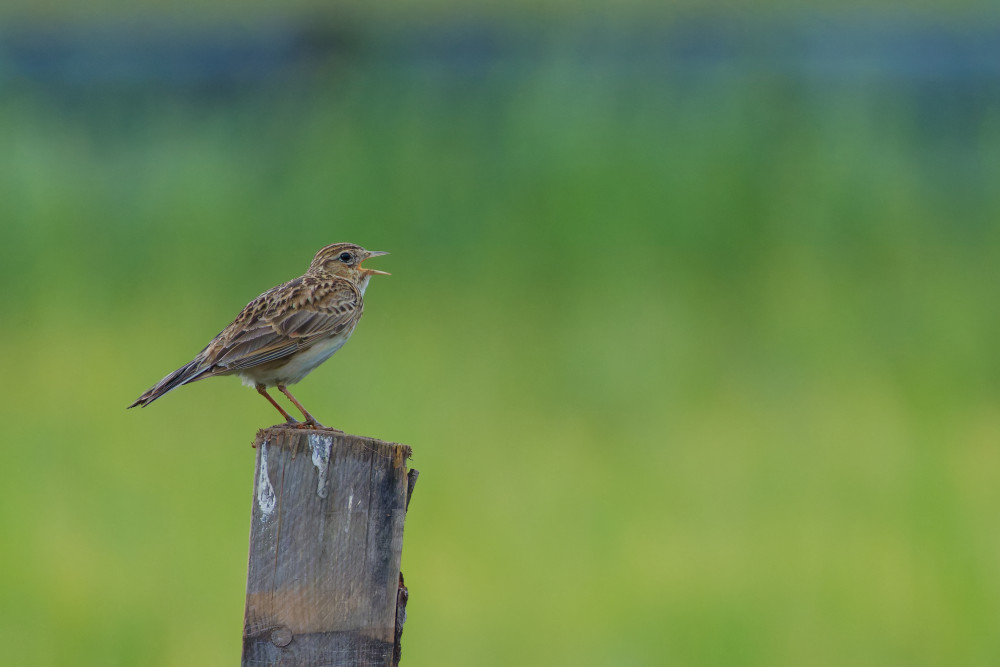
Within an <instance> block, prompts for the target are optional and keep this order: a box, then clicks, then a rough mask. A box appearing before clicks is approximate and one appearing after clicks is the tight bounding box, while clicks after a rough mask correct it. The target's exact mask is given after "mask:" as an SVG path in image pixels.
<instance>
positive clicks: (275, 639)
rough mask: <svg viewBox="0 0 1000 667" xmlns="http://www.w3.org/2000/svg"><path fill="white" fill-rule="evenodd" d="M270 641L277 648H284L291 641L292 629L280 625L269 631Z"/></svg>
mask: <svg viewBox="0 0 1000 667" xmlns="http://www.w3.org/2000/svg"><path fill="white" fill-rule="evenodd" d="M271 643H272V644H274V645H275V646H277V647H278V648H285V647H286V646H288V645H289V644H291V643H292V631H291V630H289V629H288V628H286V627H285V626H283V625H282V626H280V627H277V628H275V629H274V630H272V631H271Z"/></svg>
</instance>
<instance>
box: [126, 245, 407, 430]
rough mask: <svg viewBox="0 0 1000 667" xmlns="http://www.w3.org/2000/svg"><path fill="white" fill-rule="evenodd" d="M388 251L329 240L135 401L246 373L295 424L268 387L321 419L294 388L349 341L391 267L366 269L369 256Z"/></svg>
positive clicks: (246, 380) (309, 420) (308, 421)
mask: <svg viewBox="0 0 1000 667" xmlns="http://www.w3.org/2000/svg"><path fill="white" fill-rule="evenodd" d="M388 254H389V253H387V252H374V251H371V250H365V249H364V248H362V247H361V246H357V245H354V244H353V243H334V244H332V245H328V246H326V247H325V248H323V249H322V250H320V251H319V252H318V253H316V257H314V258H313V261H312V263H311V264H310V265H309V270H308V271H306V272H305V275H303V276H301V277H300V278H296V279H295V280H290V281H288V282H287V283H285V284H283V285H278V286H277V287H272V288H271V289H269V290H268V291H266V292H264V293H263V294H261V295H260V296H259V297H257V298H256V299H254V300H253V301H251V302H250V303H248V304H247V306H246V308H244V309H243V310H242V311H241V312H240V314H239V315H237V316H236V319H235V320H233V322H232V323H231V324H230V325H229V326H227V327H226V328H225V329H223V330H222V333H220V334H219V335H218V336H216V337H215V338H213V339H212V342H210V343H209V344H208V346H206V347H205V349H204V350H202V351H201V352H199V353H198V356H196V357H195V358H194V359H193V360H192V361H191V362H190V363H188V364H185V365H184V366H182V367H180V368H178V369H177V370H176V371H174V372H173V373H171V374H170V375H168V376H167V377H165V378H163V379H162V380H160V381H159V382H158V383H156V385H154V386H153V387H152V388H151V389H150V390H149V391H147V392H146V393H145V394H143V395H142V396H140V397H139V399H138V400H137V401H136V402H135V403H133V404H132V405H130V406H129V407H130V408H134V407H135V406H137V405H140V406H143V407H145V406H147V405H149V404H150V403H152V402H153V401H155V400H156V399H158V398H159V397H160V396H163V395H164V394H166V393H167V392H170V391H173V390H174V389H176V388H177V387H180V386H181V385H183V384H188V383H189V382H194V381H195V380H203V379H205V378H209V377H214V376H216V375H239V376H240V378H242V379H243V384H245V385H247V386H252V387H254V388H255V389H257V391H258V393H260V395H261V396H263V397H264V398H266V399H267V400H268V401H270V402H271V405H273V406H274V407H275V408H277V410H278V412H280V413H281V416H282V417H284V418H285V420H286V421H287V422H288V423H289V424H300V422H298V421H297V420H295V419H294V418H293V417H292V416H291V415H289V414H288V413H287V412H286V411H285V410H284V408H282V407H281V406H280V405H278V403H277V401H275V400H274V398H272V397H271V395H270V394H268V393H267V388H268V387H277V388H278V391H280V392H281V393H283V394H284V395H285V396H287V397H288V399H289V400H290V401H291V402H292V403H294V404H295V407H297V408H298V409H299V410H300V411H301V412H302V416H303V417H305V422H304V423H302V425H303V426H322V424H320V423H319V422H318V421H316V418H315V417H313V416H312V415H311V414H309V412H308V411H307V410H306V409H305V408H304V407H302V404H301V403H299V402H298V401H297V400H296V399H295V397H294V396H292V394H291V393H290V392H289V391H288V387H287V385H290V384H294V383H296V382H298V381H299V380H301V379H302V378H304V377H305V376H306V375H308V374H309V372H310V371H312V370H313V369H314V368H316V367H317V366H319V365H320V364H321V363H323V362H324V361H326V360H327V359H329V358H330V356H331V355H332V354H333V353H334V352H336V351H337V350H339V349H340V348H341V347H343V345H344V343H346V342H347V339H348V338H350V337H351V334H352V333H353V332H354V327H355V326H356V325H357V324H358V320H360V319H361V313H362V311H363V310H364V301H363V297H364V294H365V289H366V288H367V287H368V281H369V280H371V277H372V276H373V275H376V274H380V275H384V276H387V275H389V274H388V273H386V272H385V271H376V270H375V269H365V268H362V266H361V263H362V262H363V261H365V260H366V259H368V258H369V257H378V256H379V255H388Z"/></svg>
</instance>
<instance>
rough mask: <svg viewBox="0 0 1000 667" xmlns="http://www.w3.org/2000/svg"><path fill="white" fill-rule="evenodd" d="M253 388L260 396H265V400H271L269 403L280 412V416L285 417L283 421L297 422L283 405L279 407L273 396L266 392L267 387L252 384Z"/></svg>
mask: <svg viewBox="0 0 1000 667" xmlns="http://www.w3.org/2000/svg"><path fill="white" fill-rule="evenodd" d="M254 388H255V389H256V390H257V393H258V394H260V395H261V396H263V397H264V398H266V399H267V400H269V401H270V402H271V405H273V406H274V407H275V408H276V409H277V410H278V412H280V413H281V416H282V417H284V418H285V421H287V422H288V423H289V424H298V423H299V421H298V420H297V419H295V418H294V417H292V416H291V415H290V414H288V413H287V412H285V409H284V408H283V407H281V406H280V405H278V402H277V401H276V400H274V399H273V398H271V395H270V394H269V393H267V387H266V386H265V385H262V384H257V385H254ZM300 409H301V408H300Z"/></svg>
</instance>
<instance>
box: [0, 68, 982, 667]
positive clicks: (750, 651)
mask: <svg viewBox="0 0 1000 667" xmlns="http://www.w3.org/2000/svg"><path fill="white" fill-rule="evenodd" d="M547 53H548V52H547ZM553 53H554V54H555V55H544V56H539V55H538V54H535V55H536V56H537V57H536V58H534V59H532V58H528V59H525V60H522V61H518V62H516V63H514V64H510V63H505V62H500V63H498V64H497V65H496V66H490V67H480V68H478V69H472V70H469V69H463V68H462V67H457V68H456V69H455V70H454V71H451V70H442V69H440V68H437V67H424V68H421V67H410V66H401V67H394V66H393V65H392V63H391V62H385V61H383V60H380V59H377V58H375V59H371V60H361V61H359V62H357V63H353V64H352V63H348V64H347V65H341V64H336V65H333V66H331V67H330V69H329V71H328V72H326V74H324V75H323V77H321V78H320V79H316V78H309V79H308V80H303V79H296V78H289V79H288V80H281V79H279V80H271V81H268V82H266V83H264V84H261V85H260V86H258V87H256V88H255V89H254V90H251V91H246V90H241V91H237V92H233V91H229V92H227V93H224V94H219V95H213V94H212V93H211V91H208V92H205V91H203V92H202V93H198V94H192V93H190V91H187V92H183V93H178V92H176V91H170V90H167V91H163V90H153V91H149V90H145V89H143V88H141V87H138V88H129V89H128V90H127V91H125V92H122V91H121V90H116V91H111V92H109V91H108V90H106V89H99V90H97V91H96V92H95V91H94V90H92V89H90V88H88V87H87V86H81V87H78V88H72V90H70V91H69V92H67V91H65V90H61V91H56V92H53V91H51V90H48V89H45V88H44V87H41V88H40V87H37V86H32V85H30V84H29V85H22V84H23V83H24V82H20V83H19V84H18V85H16V86H9V87H8V89H7V90H8V92H9V93H10V94H9V95H6V96H4V98H3V99H2V101H0V127H2V128H3V139H2V144H3V150H2V151H0V284H2V285H3V291H2V293H0V306H2V309H0V342H2V345H0V369H2V375H3V380H4V381H3V383H2V384H0V405H2V406H3V408H2V410H3V417H4V432H5V438H4V447H3V465H2V466H0V531H2V533H3V535H4V536H5V538H4V540H3V547H2V548H0V562H2V567H0V591H2V595H0V641H2V643H3V645H4V647H5V649H4V651H5V661H7V662H8V664H11V665H15V664H16V665H85V664H87V665H184V666H190V665H221V664H233V663H234V662H235V661H236V660H237V659H238V655H239V649H240V631H241V620H242V613H243V587H244V582H245V562H246V549H247V534H248V524H247V522H248V517H249V505H250V489H251V483H252V480H251V477H252V471H253V452H252V450H251V449H250V447H249V443H250V442H251V440H252V438H253V434H254V431H255V430H256V429H257V428H259V427H261V426H265V425H268V424H271V423H273V422H274V421H275V420H276V417H277V415H276V413H274V411H273V410H272V409H271V408H270V407H269V406H268V405H266V403H265V402H264V401H263V400H261V399H260V398H259V397H258V396H256V395H255V394H254V393H253V392H252V391H248V390H247V389H244V388H241V387H240V386H239V383H238V382H237V381H236V380H229V379H218V380H212V381H209V382H204V383H197V384H195V385H192V386H190V387H186V388H183V389H182V390H180V391H178V392H176V393H173V394H171V395H170V396H168V397H167V398H165V399H163V400H162V401H159V402H157V403H156V404H155V405H154V406H152V407H150V408H149V409H146V410H135V411H130V412H126V411H125V410H124V407H125V406H126V405H128V404H129V403H130V402H131V401H132V400H133V399H134V398H135V397H136V396H138V395H139V394H140V393H141V392H142V391H143V390H144V389H146V388H147V387H148V386H150V385H151V384H153V383H154V382H155V381H156V380H158V379H159V378H160V377H161V376H162V375H164V374H166V373H167V372H168V371H170V370H172V369H174V368H175V367H177V366H179V365H181V364H182V363H184V362H186V361H187V360H188V359H189V358H190V357H191V356H193V355H194V354H195V353H196V352H197V351H198V350H199V349H201V347H202V346H203V345H204V344H205V343H206V342H207V341H208V340H209V339H210V338H211V336H213V335H214V334H215V333H216V332H217V331H218V330H219V329H221V328H222V327H223V326H224V325H225V324H227V323H228V322H229V320H230V319H231V318H232V317H233V316H234V315H235V314H236V312H238V310H239V309H240V308H241V307H242V306H243V304H244V303H245V302H246V301H247V300H249V299H250V298H252V297H254V296H256V295H257V294H258V293H259V292H261V291H263V290H265V289H267V288H269V287H271V286H272V285H274V284H276V283H278V282H280V281H283V280H286V279H288V278H291V277H293V276H295V275H298V274H299V273H301V272H302V271H303V270H304V269H305V267H306V266H307V264H308V262H309V260H310V258H311V256H312V254H313V253H314V252H315V251H316V250H317V249H318V248H319V247H321V246H322V245H324V244H326V243H330V242H333V241H339V240H350V241H355V242H358V243H361V244H363V245H365V246H367V247H369V248H375V249H384V250H389V251H391V252H392V253H393V254H392V255H391V256H390V257H386V258H382V259H380V260H378V266H379V268H383V269H386V270H389V271H391V272H392V273H393V276H392V277H391V278H384V279H379V280H378V281H377V282H376V283H375V284H374V285H373V286H372V287H371V288H370V290H369V292H368V297H367V308H366V315H365V319H364V321H363V322H362V323H361V325H360V326H359V328H358V330H357V331H356V334H355V337H354V338H353V339H352V341H351V342H350V344H349V345H348V346H347V347H345V348H344V349H343V350H342V351H341V352H340V353H338V354H337V355H336V356H335V357H334V358H333V359H332V360H331V361H330V362H328V363H327V364H326V365H324V366H323V367H322V368H321V369H320V370H318V371H317V372H316V373H314V374H313V375H311V376H310V377H309V378H308V379H307V380H306V381H305V382H304V383H303V384H301V385H300V386H299V389H298V390H297V391H296V394H297V395H298V396H299V397H300V398H301V399H302V401H303V402H304V403H305V404H306V405H307V406H309V407H310V409H311V410H312V411H313V412H314V413H316V414H317V416H318V417H319V418H320V419H321V420H323V421H325V422H326V423H329V424H332V425H336V426H338V427H341V428H344V429H345V430H349V431H352V432H356V433H364V434H370V435H374V436H377V437H381V438H385V439H389V440H396V441H403V442H407V443H409V444H411V445H412V446H413V447H414V450H415V452H416V454H415V458H414V460H413V462H412V463H413V465H414V467H417V468H419V469H420V471H421V473H422V474H421V482H420V484H419V485H418V488H417V491H416V494H415V497H414V503H413V505H412V507H411V512H410V514H409V517H408V522H407V537H406V546H405V550H404V563H403V569H404V572H405V573H406V576H407V583H408V584H409V586H410V590H411V602H410V607H409V612H410V613H409V620H408V622H407V626H406V632H405V635H404V664H407V665H409V666H410V667H418V666H421V665H427V666H436V667H438V666H451V665H455V666H469V665H477V666H483V667H490V666H497V667H501V666H503V667H506V666H509V665H595V666H596V665H607V666H633V665H636V666H637V665H665V664H670V665H692V666H702V665H705V666H708V665H719V666H732V665H760V666H768V667H775V666H781V665H786V666H789V667H791V666H801V665H810V666H817V667H822V666H824V665H830V666H833V665H879V666H885V665H907V666H919V665H944V664H954V665H995V664H997V662H998V661H1000V635H998V634H997V633H996V618H997V617H998V614H1000V574H998V571H997V563H998V562H1000V532H998V531H997V530H996V529H995V525H996V514H997V507H998V504H1000V450H998V447H997V442H998V436H1000V361H998V355H997V354H996V346H997V341H998V340H1000V316H998V308H997V299H996V285H997V278H998V276H997V268H996V267H997V266H998V265H1000V243H998V242H1000V238H998V237H1000V226H998V225H997V220H998V217H1000V194H998V188H997V187H996V184H997V183H998V182H1000V180H998V179H1000V134H998V132H1000V124H998V121H1000V116H998V115H997V112H996V109H997V108H1000V107H997V105H996V104H995V102H996V100H995V99H993V100H992V101H991V99H990V97H989V94H988V92H987V93H981V92H975V91H973V93H971V94H970V93H969V91H967V90H960V89H957V88H952V87H949V85H948V84H947V82H944V83H940V86H939V82H936V81H930V82H929V83H928V82H926V81H925V82H924V84H927V85H925V86H924V87H922V88H919V89H914V88H913V87H907V86H897V85H894V84H893V82H891V81H881V80H871V79H867V80H864V81H861V82H857V81H853V82H852V81H844V80H841V79H836V78H835V77H834V78H831V79H829V80H821V81H819V82H812V83H809V84H808V85H805V84H803V82H802V81H801V80H793V79H792V78H789V77H787V76H785V75H784V74H783V73H782V72H780V71H774V70H770V69H760V70H753V69H751V70H743V69H739V68H737V69H734V70H729V69H726V68H721V69H720V68H710V69H707V70H702V71H700V72H698V73H696V74H695V75H689V76H685V75H683V73H681V74H680V75H676V76H673V75H672V76H666V75H661V74H657V73H656V71H644V72H643V73H642V74H641V75H631V76H630V75H623V74H622V72H621V71H620V70H619V69H615V68H613V67H606V66H605V65H602V63H600V62H598V63H580V62H577V61H575V60H573V59H568V58H560V57H559V56H558V50H557V49H553ZM785 74H787V73H785ZM943 100H944V101H943Z"/></svg>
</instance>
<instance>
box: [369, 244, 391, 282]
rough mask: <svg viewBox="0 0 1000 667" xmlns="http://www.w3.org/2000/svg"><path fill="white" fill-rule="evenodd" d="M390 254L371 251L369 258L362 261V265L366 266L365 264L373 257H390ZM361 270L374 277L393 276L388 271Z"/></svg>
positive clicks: (382, 251)
mask: <svg viewBox="0 0 1000 667" xmlns="http://www.w3.org/2000/svg"><path fill="white" fill-rule="evenodd" d="M388 254H389V253H387V252H385V251H384V250H371V251H369V252H368V256H367V257H365V258H364V259H363V260H362V262H361V263H362V264H364V263H365V262H367V261H368V260H369V259H371V258H372V257H379V256H380V255H388ZM361 270H362V271H364V272H365V273H367V274H368V275H372V276H373V275H379V276H391V275H392V274H391V273H389V272H388V271H379V270H378V269H366V268H362V269H361Z"/></svg>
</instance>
